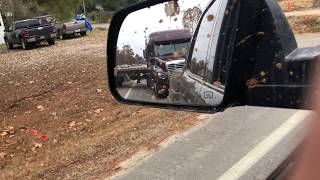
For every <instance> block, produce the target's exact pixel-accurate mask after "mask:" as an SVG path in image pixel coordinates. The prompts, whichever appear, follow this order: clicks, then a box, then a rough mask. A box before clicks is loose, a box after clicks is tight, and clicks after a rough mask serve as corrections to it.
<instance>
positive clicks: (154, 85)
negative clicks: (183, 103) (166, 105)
mask: <svg viewBox="0 0 320 180" xmlns="http://www.w3.org/2000/svg"><path fill="white" fill-rule="evenodd" d="M153 91H154V95H155V96H156V97H157V98H160V96H161V95H160V94H159V87H158V85H157V83H155V82H154V83H153Z"/></svg>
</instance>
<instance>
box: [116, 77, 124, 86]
mask: <svg viewBox="0 0 320 180" xmlns="http://www.w3.org/2000/svg"><path fill="white" fill-rule="evenodd" d="M123 80H124V79H123V78H122V77H117V78H116V85H117V87H122V86H123Z"/></svg>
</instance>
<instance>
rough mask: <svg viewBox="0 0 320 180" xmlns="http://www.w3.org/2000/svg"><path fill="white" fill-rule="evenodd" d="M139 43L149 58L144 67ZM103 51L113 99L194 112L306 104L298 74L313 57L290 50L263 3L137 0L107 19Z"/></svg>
mask: <svg viewBox="0 0 320 180" xmlns="http://www.w3.org/2000/svg"><path fill="white" fill-rule="evenodd" d="M255 13H258V14H255ZM146 44H154V48H153V49H152V51H154V52H156V53H155V54H157V56H155V57H152V58H153V59H154V60H155V61H156V62H157V63H155V65H154V66H155V67H152V68H151V67H149V66H150V65H151V63H148V62H147V59H148V58H149V57H147V56H148V54H149V53H148V54H147V53H146V50H145V49H146ZM117 49H118V50H117ZM107 51H108V52H107V53H108V77H109V86H110V90H111V92H112V94H113V96H114V97H115V99H116V100H118V101H119V102H121V103H125V104H133V105H144V106H152V107H160V108H169V109H178V110H191V111H197V112H216V111H221V110H223V109H225V108H227V107H229V106H232V105H255V106H267V107H280V108H282V107H283V108H301V107H303V106H306V105H307V104H308V102H307V101H306V100H305V99H304V98H303V94H304V92H306V91H307V90H308V88H310V86H311V85H312V84H311V81H310V78H309V76H308V74H310V73H307V72H306V71H307V70H309V71H311V67H313V66H314V63H315V62H316V61H315V59H316V57H317V56H319V55H320V48H319V47H318V48H313V49H310V48H309V49H298V48H297V43H296V41H295V38H294V35H293V32H292V30H291V28H290V26H289V25H288V22H287V20H286V18H285V16H284V14H283V12H282V11H281V9H280V7H279V5H278V4H277V2H276V1H271V0H263V1H255V2H253V1H234V0H215V1H213V0H203V1H201V2H199V1H194V0H184V1H181V0H175V1H168V0H155V1H147V2H143V3H139V4H136V5H133V6H131V7H129V8H127V9H123V10H120V11H119V12H117V13H116V14H115V15H114V17H113V19H112V21H111V25H110V29H109V36H108V49H107ZM303 52H304V53H303ZM306 52H308V53H306ZM186 55H187V57H186V58H185V56H186ZM300 67H306V69H304V70H301V68H300ZM119 80H121V82H119Z"/></svg>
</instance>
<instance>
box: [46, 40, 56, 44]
mask: <svg viewBox="0 0 320 180" xmlns="http://www.w3.org/2000/svg"><path fill="white" fill-rule="evenodd" d="M47 42H48V44H49V45H50V46H52V45H54V44H55V40H54V39H48V40H47Z"/></svg>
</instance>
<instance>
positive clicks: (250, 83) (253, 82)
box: [247, 79, 258, 89]
mask: <svg viewBox="0 0 320 180" xmlns="http://www.w3.org/2000/svg"><path fill="white" fill-rule="evenodd" d="M257 85H258V81H257V80H256V79H249V80H248V81H247V86H248V88H249V89H253V88H255V87H256V86H257Z"/></svg>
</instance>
